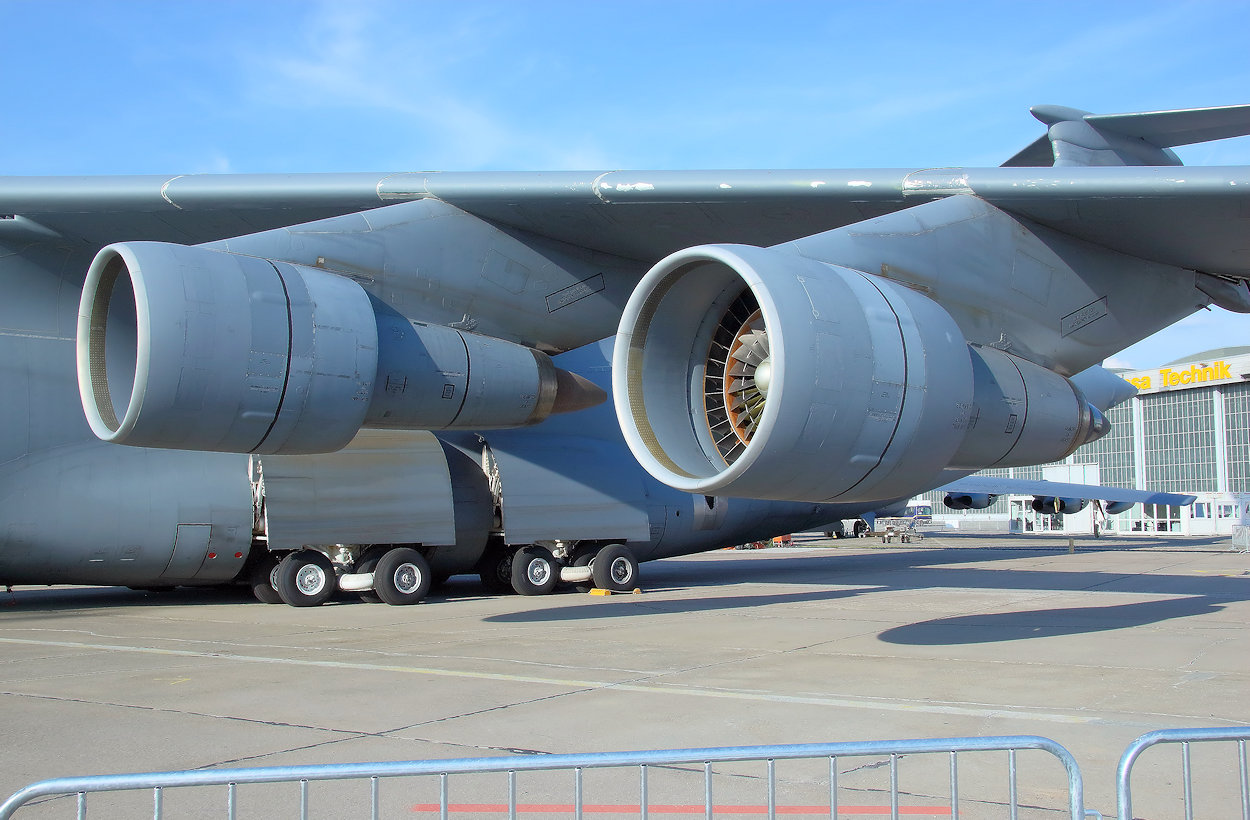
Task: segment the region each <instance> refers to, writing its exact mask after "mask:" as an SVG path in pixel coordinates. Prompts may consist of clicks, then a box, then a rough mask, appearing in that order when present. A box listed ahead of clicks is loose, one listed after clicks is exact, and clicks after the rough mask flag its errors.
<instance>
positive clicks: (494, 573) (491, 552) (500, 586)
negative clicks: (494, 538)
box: [477, 547, 514, 595]
mask: <svg viewBox="0 0 1250 820" xmlns="http://www.w3.org/2000/svg"><path fill="white" fill-rule="evenodd" d="M512 557H513V553H512V552H510V551H509V550H506V549H503V548H502V547H499V548H495V549H488V550H487V551H486V554H485V555H483V556H482V558H481V560H480V561H478V562H477V574H478V577H479V578H481V579H482V586H484V587H485V588H486V592H487V594H490V595H507V594H510V593H511V592H513V591H514V590H513V589H512Z"/></svg>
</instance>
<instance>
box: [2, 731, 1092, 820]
mask: <svg viewBox="0 0 1250 820" xmlns="http://www.w3.org/2000/svg"><path fill="white" fill-rule="evenodd" d="M1027 750H1038V751H1041V752H1045V753H1048V754H1049V755H1051V756H1053V757H1054V758H1056V759H1057V760H1058V761H1059V762H1060V763H1061V764H1062V765H1063V768H1064V771H1065V773H1066V789H1065V790H1063V791H1066V802H1067V805H1066V806H1057V807H1052V808H1051V809H1050V811H1051V812H1052V813H1051V814H1049V815H1048V816H1053V812H1054V811H1055V810H1058V811H1066V812H1067V813H1068V816H1069V817H1070V818H1071V820H1084V818H1085V817H1086V816H1087V815H1086V813H1085V810H1084V792H1083V785H1082V782H1081V772H1080V769H1079V767H1078V766H1077V764H1076V761H1075V759H1073V757H1072V755H1071V754H1069V753H1068V751H1067V750H1066V749H1064V748H1063V747H1062V746H1060V745H1059V744H1058V743H1056V742H1054V741H1053V740H1049V739H1047V738H1044V737H1037V736H1033V735H1016V736H1005V737H983V738H953V739H936V740H900V741H872V742H862V743H809V744H796V745H786V746H741V747H721V748H708V749H674V750H664V751H643V752H613V753H600V754H558V755H536V756H532V757H490V758H465V759H457V760H420V761H410V762H398V763H396V762H390V763H367V764H333V765H320V766H286V767H269V768H249V769H212V770H197V771H183V772H160V773H149V774H126V775H97V776H91V777H71V778H60V779H56V780H45V781H42V782H39V783H34V784H32V785H30V786H27V787H26V788H24V789H22V790H20V791H18V792H16V793H15V794H14V795H13V796H12V797H10V798H9V799H8V800H6V801H5V802H4V803H3V804H2V805H0V820H8V818H10V817H12V816H13V814H14V812H16V811H17V810H18V809H19V808H22V807H24V806H29V805H30V804H32V803H33V802H34V801H37V800H41V799H42V798H49V797H69V796H76V798H77V811H78V815H77V816H78V817H79V818H85V817H86V812H87V795H88V794H92V793H98V792H123V791H135V790H151V792H152V806H153V809H152V811H153V816H154V817H155V818H158V820H159V818H162V817H164V816H165V813H164V812H165V806H164V800H165V793H164V790H166V789H174V788H185V787H192V786H199V787H206V786H219V787H220V786H224V787H225V794H224V796H223V798H224V799H223V800H222V804H219V805H222V807H223V810H224V811H223V813H224V815H225V816H226V817H228V818H231V820H234V818H235V816H236V811H237V808H238V791H239V788H238V787H239V786H242V785H248V784H261V783H271V784H272V783H288V784H290V783H298V784H299V792H298V796H297V798H296V796H294V795H292V796H291V797H290V800H291V802H294V801H295V800H296V799H298V803H297V805H298V811H299V817H300V818H301V819H302V820H304V819H306V818H308V816H309V805H310V794H309V783H310V782H312V781H328V780H368V781H369V806H370V808H369V816H370V817H371V818H373V819H374V820H377V818H378V817H379V816H380V814H381V800H380V795H381V791H382V790H381V787H380V780H381V779H383V778H396V777H425V778H437V781H438V802H437V803H431V804H424V805H417V806H412V805H411V802H410V801H407V811H408V812H409V813H411V812H413V811H424V812H428V813H430V814H433V813H434V812H435V811H437V812H438V814H439V816H440V817H441V818H443V820H446V818H448V817H449V815H451V814H452V813H463V812H474V813H477V814H502V813H503V812H504V811H506V812H507V816H508V817H509V818H516V817H517V816H518V814H519V813H521V812H529V813H535V812H541V813H545V814H548V813H550V814H555V813H559V814H564V815H567V814H572V815H573V816H574V817H576V818H577V819H578V820H582V817H583V814H584V813H588V812H589V813H614V814H618V815H624V814H630V815H636V816H638V817H641V818H643V820H646V818H648V816H649V814H650V813H651V812H656V813H683V814H689V813H696V814H697V813H698V810H699V809H698V807H697V805H695V806H657V805H655V803H654V802H653V798H652V794H651V792H650V788H649V774H651V773H652V772H654V771H655V770H657V767H681V766H692V767H695V769H694V771H693V773H695V774H697V772H698V767H702V792H703V794H702V801H703V802H702V811H703V814H704V816H705V817H706V818H709V820H710V818H712V817H713V814H714V812H719V813H721V814H722V816H723V815H724V814H735V815H743V814H764V815H766V816H767V817H769V818H775V817H777V815H778V814H779V813H783V814H792V813H803V814H813V813H815V807H811V806H803V807H801V808H802V811H801V812H796V811H794V809H795V808H796V807H784V806H779V805H778V791H777V789H778V782H777V770H776V764H777V762H778V761H782V760H785V761H797V760H808V761H814V762H816V763H818V764H819V765H820V767H821V769H822V771H823V772H824V773H823V774H821V775H820V777H819V778H818V779H819V780H820V783H819V788H820V789H821V790H822V791H823V792H824V793H825V794H827V797H828V806H827V816H829V817H830V818H833V819H834V820H837V818H838V817H839V816H842V817H846V816H848V814H849V813H851V812H852V811H853V810H852V809H850V808H849V807H844V806H842V805H841V804H840V800H841V794H840V786H839V762H840V761H843V760H845V759H846V758H865V757H871V758H878V759H879V760H880V761H881V765H882V766H884V765H885V761H886V760H887V759H888V773H889V785H888V793H889V801H890V805H889V814H890V817H891V818H892V820H898V818H899V816H900V814H901V813H906V814H924V815H925V816H930V817H932V816H942V817H956V818H957V817H960V790H959V760H960V758H959V755H961V754H965V753H980V752H1005V753H1006V755H1007V777H1006V782H1005V783H1004V784H1003V787H1004V788H1005V789H1006V792H1007V799H1006V800H1005V801H1002V802H1003V803H1005V804H1006V805H1005V808H1006V809H1007V812H1008V815H1007V816H1009V817H1010V818H1012V820H1015V818H1017V817H1018V815H1019V811H1020V799H1019V787H1018V784H1017V774H1018V771H1017V755H1018V753H1019V752H1021V751H1027ZM905 755H906V756H909V757H910V756H914V755H942V756H946V757H948V758H949V761H948V762H941V763H940V764H939V765H940V767H941V769H942V770H943V772H942V774H941V775H940V777H941V779H943V780H947V781H948V784H949V785H948V787H947V788H948V794H947V795H945V796H944V797H938V798H930V800H931V805H926V806H918V807H917V806H913V807H904V806H901V805H900V802H901V800H900V795H902V794H904V792H903V791H902V790H901V787H900V780H901V779H902V777H903V774H904V773H903V772H901V771H900V768H907V769H908V773H910V772H911V771H912V768H913V765H914V763H913V761H910V760H909V761H908V764H907V766H906V767H900V761H901V759H902V757H903V756H905ZM979 760H980V758H978V761H979ZM825 762H827V766H828V768H827V770H825V769H824V768H823V767H824V765H825ZM727 763H762V764H764V767H765V770H766V774H765V777H764V782H765V784H766V785H765V791H764V794H763V795H762V796H763V797H764V799H765V801H766V802H765V803H763V804H762V805H759V806H743V805H734V806H718V805H717V804H716V803H715V802H714V799H713V798H714V794H713V792H714V789H713V782H714V781H713V764H727ZM625 767H631V768H636V769H637V770H638V788H637V792H636V794H637V800H638V802H637V804H636V805H635V804H629V805H619V804H618V805H611V806H604V805H589V804H587V803H586V801H585V791H586V790H585V788H584V783H583V777H584V775H585V773H586V772H587V770H591V769H610V768H625ZM867 768H870V767H869V766H861V767H858V769H859V770H861V771H862V770H863V769H867ZM554 771H562V772H564V773H565V774H566V775H571V780H572V782H571V784H569V783H568V782H567V781H565V783H566V786H567V785H571V786H572V790H573V802H572V803H571V804H569V805H559V806H554V805H542V806H536V807H535V806H528V805H521V804H519V801H518V775H520V774H522V773H534V772H554ZM661 771H662V770H661ZM485 773H506V774H507V804H506V806H504V805H503V804H497V805H490V804H482V803H480V802H477V803H473V804H454V803H452V802H451V777H452V776H454V775H481V774H485ZM848 774H849V772H846V771H843V772H842V777H843V778H844V779H845V778H846V777H847V776H848ZM757 779H758V778H753V779H751V780H750V781H749V783H748V786H749V787H751V788H754V787H755V781H756V780H757ZM826 779H827V783H825V780H826ZM932 786H933V781H932V779H930V780H929V781H928V785H927V786H926V788H931V787H932ZM934 790H935V791H936V789H934ZM842 791H845V786H843V787H842ZM480 794H481V791H480V784H479V787H478V790H475V791H474V792H473V795H474V797H475V798H479V797H480ZM735 796H738V797H741V793H740V789H738V790H736V793H735ZM821 799H822V801H823V799H824V798H823V796H822V798H821ZM908 799H913V800H914V799H916V796H915V794H910V795H909V796H908ZM939 800H940V801H942V802H941V803H939V802H938V801H939ZM969 802H970V801H969ZM223 804H224V805H223ZM291 808H292V809H294V808H295V806H294V805H293V806H291ZM992 808H993V812H994V815H995V816H1000V817H1001V816H1002V814H1001V813H1000V812H1001V810H1002V808H1004V806H1001V805H1000V804H999V802H998V801H997V800H995V801H994V803H993V807H992ZM336 811H338V810H337V809H336ZM819 811H820V813H821V814H824V811H825V807H823V806H822V807H821V808H820V809H819ZM884 812H885V807H880V813H882V814H884ZM854 813H857V814H858V813H864V812H863V811H862V807H858V808H857V809H855V810H854ZM872 813H878V811H877V810H875V809H874V810H873V811H872ZM338 814H339V815H340V816H341V815H342V812H341V811H338ZM201 816H202V815H201ZM283 816H289V812H284V813H283ZM1093 816H1098V815H1097V813H1093Z"/></svg>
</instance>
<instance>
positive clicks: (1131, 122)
mask: <svg viewBox="0 0 1250 820" xmlns="http://www.w3.org/2000/svg"><path fill="white" fill-rule="evenodd" d="M1030 111H1031V112H1032V114H1033V116H1034V117H1036V118H1037V119H1038V120H1040V121H1041V122H1042V123H1044V124H1045V125H1046V126H1047V132H1046V135H1045V136H1044V137H1040V138H1038V139H1037V140H1034V141H1033V142H1032V143H1031V144H1030V145H1029V146H1028V147H1027V148H1025V149H1024V150H1022V151H1020V152H1019V153H1017V154H1016V155H1015V156H1014V157H1012V158H1011V159H1009V160H1007V161H1006V162H1005V163H1003V166H1004V167H1045V166H1054V167H1071V166H1109V165H1180V164H1181V161H1180V158H1179V157H1177V156H1176V154H1174V153H1173V152H1172V151H1170V150H1168V149H1170V148H1173V147H1175V146H1178V145H1193V144H1195V143H1199V142H1210V141H1212V140H1221V139H1228V138H1230V137H1242V136H1246V135H1250V105H1229V106H1221V107H1217V108H1190V109H1183V110H1176V111H1142V112H1136V113H1129V114H1091V113H1089V112H1087V111H1080V110H1078V109H1075V108H1067V107H1064V106H1059V105H1038V106H1034V107H1033V108H1032V109H1030Z"/></svg>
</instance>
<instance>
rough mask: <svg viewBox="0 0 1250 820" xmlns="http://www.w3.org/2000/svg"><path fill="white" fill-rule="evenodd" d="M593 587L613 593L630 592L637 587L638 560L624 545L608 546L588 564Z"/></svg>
mask: <svg viewBox="0 0 1250 820" xmlns="http://www.w3.org/2000/svg"><path fill="white" fill-rule="evenodd" d="M590 570H591V572H593V573H594V577H595V586H597V587H599V589H610V590H612V591H613V592H630V591H632V590H633V589H634V587H636V586H638V559H637V558H635V557H634V554H633V553H632V552H630V551H629V547H627V546H625V545H624V544H608V545H607V546H606V547H604V548H603V549H601V550H599V554H598V555H596V556H595V560H594V561H593V562H591V564H590Z"/></svg>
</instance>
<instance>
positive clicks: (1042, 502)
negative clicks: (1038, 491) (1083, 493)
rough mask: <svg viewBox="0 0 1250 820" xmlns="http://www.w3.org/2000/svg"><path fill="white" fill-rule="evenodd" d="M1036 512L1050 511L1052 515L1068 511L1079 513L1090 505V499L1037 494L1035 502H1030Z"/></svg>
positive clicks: (1064, 513) (1063, 513) (1034, 498)
mask: <svg viewBox="0 0 1250 820" xmlns="http://www.w3.org/2000/svg"><path fill="white" fill-rule="evenodd" d="M1029 506H1030V507H1032V508H1033V511H1034V512H1039V513H1049V514H1051V515H1066V514H1068V513H1078V512H1080V511H1081V510H1083V509H1085V508H1086V507H1087V506H1089V500H1088V499H1085V498H1060V497H1058V496H1053V495H1037V496H1034V497H1033V502H1032V503H1031V504H1029Z"/></svg>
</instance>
